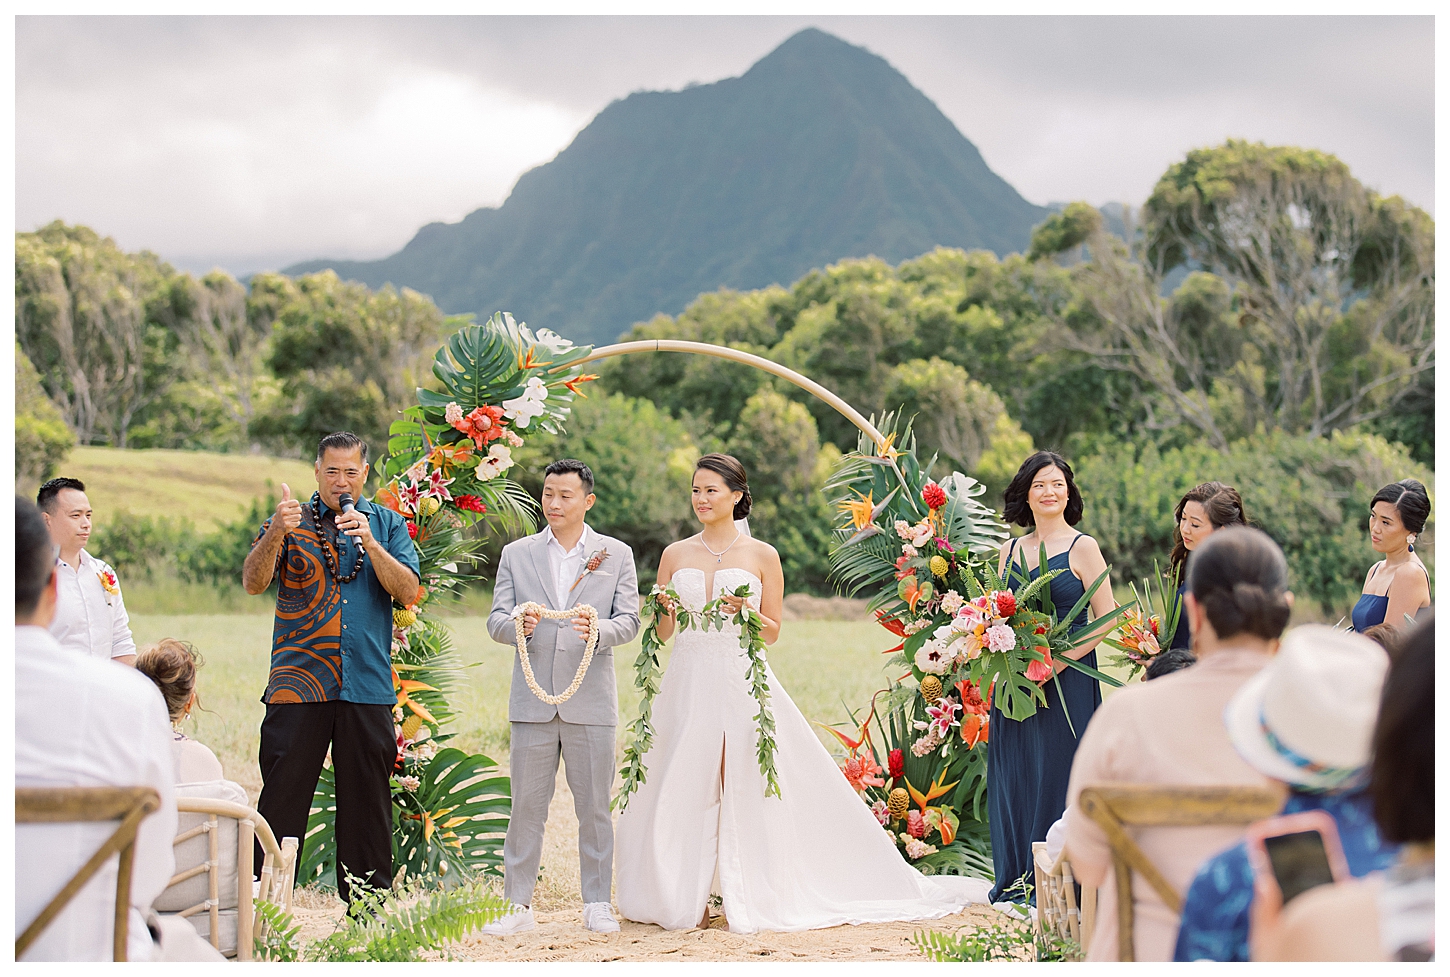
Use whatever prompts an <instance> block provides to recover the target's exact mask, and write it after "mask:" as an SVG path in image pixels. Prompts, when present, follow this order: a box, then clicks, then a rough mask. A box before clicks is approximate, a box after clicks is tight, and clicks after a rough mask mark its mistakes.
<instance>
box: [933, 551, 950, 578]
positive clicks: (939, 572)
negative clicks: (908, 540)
mask: <svg viewBox="0 0 1450 977" xmlns="http://www.w3.org/2000/svg"><path fill="white" fill-rule="evenodd" d="M930 566H931V572H932V576H934V577H940V578H941V579H943V580H945V579H946V578H947V571H948V570H950V569H951V568H952V565H951V564H950V563H948V562H947V558H946V557H944V556H934V557H932V558H931V564H930Z"/></svg>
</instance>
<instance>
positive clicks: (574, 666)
mask: <svg viewBox="0 0 1450 977" xmlns="http://www.w3.org/2000/svg"><path fill="white" fill-rule="evenodd" d="M541 502H542V506H543V510H544V518H546V519H547V520H548V522H549V526H548V528H547V529H545V530H544V531H543V532H541V533H536V534H535V535H533V536H529V537H526V538H524V539H520V540H515V541H514V542H512V543H510V544H508V545H507V546H505V547H504V549H503V554H502V556H501V557H500V558H499V563H498V579H497V580H496V581H495V583H494V590H493V608H492V609H491V611H490V612H489V615H488V633H489V634H490V635H492V636H493V639H494V640H495V641H499V642H502V643H504V644H507V645H509V646H511V647H515V646H516V640H517V639H516V627H517V625H516V623H515V622H516V618H517V617H522V618H523V621H524V633H525V635H526V636H527V637H528V654H529V664H530V667H531V668H532V669H533V672H534V678H535V680H536V682H537V683H538V685H539V687H540V688H541V689H542V690H543V691H544V692H545V693H547V694H548V695H551V696H553V695H559V694H561V693H563V692H564V691H565V690H566V689H567V688H568V687H569V685H570V683H571V682H572V681H573V680H574V674H575V672H576V671H577V670H578V668H579V663H580V662H581V661H583V659H584V642H585V639H586V637H587V636H588V634H589V619H588V618H587V617H585V616H583V615H579V616H577V617H574V618H559V619H555V618H540V617H539V616H537V615H535V614H532V613H529V614H525V613H523V612H522V611H521V610H520V606H521V605H523V604H526V603H528V602H530V601H534V602H536V603H539V604H542V605H544V606H545V607H548V608H550V609H552V610H567V609H569V608H572V607H575V606H577V605H579V604H588V605H590V606H591V607H593V608H594V609H595V610H596V611H598V613H599V642H598V645H597V647H596V648H595V651H594V660H593V662H592V663H591V664H590V666H589V670H588V671H587V672H585V674H584V681H583V683H582V684H581V685H580V686H579V690H578V691H577V692H576V693H575V694H574V696H573V697H572V698H570V699H568V700H567V701H565V702H561V703H559V704H558V705H557V706H551V705H549V704H548V703H547V702H544V701H543V700H541V699H539V698H538V697H537V696H536V695H535V694H534V692H533V691H532V690H531V689H530V688H529V687H528V684H527V682H526V680H525V678H524V671H523V668H522V666H520V664H519V661H518V655H517V653H515V656H514V675H513V685H512V688H511V690H510V693H509V775H510V777H511V778H512V780H513V813H512V815H511V816H510V818H509V827H508V834H507V836H506V837H505V838H504V846H503V861H504V895H505V896H506V897H507V898H508V899H509V900H510V901H511V902H512V903H513V904H514V907H513V910H512V911H511V912H510V913H509V914H508V915H507V916H504V917H503V918H502V919H500V920H498V921H497V922H495V923H490V924H489V925H487V926H484V927H483V932H485V933H491V934H494V935H498V936H504V935H507V934H510V933H518V932H522V931H524V930H529V929H533V928H534V913H533V910H532V909H530V908H529V906H530V903H531V902H532V901H533V895H534V883H535V881H536V880H537V879H538V875H539V858H540V856H541V854H542V852H543V845H544V821H545V820H546V819H547V818H548V816H549V801H550V800H551V799H552V798H553V796H554V780H555V777H556V776H557V775H558V770H559V757H560V756H561V755H562V756H563V758H564V776H565V778H566V779H567V780H568V782H569V790H570V791H572V792H573V794H574V811H575V813H576V814H577V815H578V817H579V877H580V883H581V888H582V889H583V895H584V925H585V926H587V927H588V928H589V929H591V930H595V931H596V932H601V933H612V932H617V931H618V930H619V923H618V922H616V921H615V919H614V913H613V911H612V910H611V909H610V894H611V889H612V882H613V869H614V826H613V823H612V822H611V820H610V817H609V792H610V788H611V787H612V786H613V784H614V767H615V759H614V739H615V734H614V728H615V724H616V723H617V721H618V716H619V698H618V695H617V694H616V692H615V686H614V646H615V645H619V644H624V643H625V642H627V641H630V640H631V639H633V638H634V636H635V634H637V633H638V632H639V587H638V584H637V581H636V579H635V572H634V554H633V553H632V552H631V551H630V549H629V547H628V546H626V545H625V544H624V543H621V542H620V541H619V540H617V539H613V538H611V537H609V536H601V535H600V534H599V533H596V532H595V531H594V530H592V529H590V528H589V527H588V526H587V525H585V524H584V515H585V513H587V512H588V511H589V509H590V507H592V506H593V505H594V473H593V472H591V471H590V470H589V466H588V465H586V464H584V463H583V462H582V461H576V460H574V459H572V458H568V459H564V460H562V461H556V462H554V463H553V464H551V465H549V467H547V468H545V469H544V491H543V498H542V500H541Z"/></svg>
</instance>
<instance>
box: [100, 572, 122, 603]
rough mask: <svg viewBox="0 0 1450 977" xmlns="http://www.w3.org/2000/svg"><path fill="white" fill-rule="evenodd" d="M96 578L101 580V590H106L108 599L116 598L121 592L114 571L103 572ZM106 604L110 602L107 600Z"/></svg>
mask: <svg viewBox="0 0 1450 977" xmlns="http://www.w3.org/2000/svg"><path fill="white" fill-rule="evenodd" d="M96 577H97V578H99V579H100V581H101V588H102V589H103V590H105V592H106V596H107V597H108V598H109V597H115V596H116V595H117V594H119V593H120V592H121V585H120V584H119V583H117V582H116V574H115V572H114V571H112V570H102V571H100V572H99V573H97V574H96ZM106 603H107V604H109V603H110V601H109V600H107V601H106Z"/></svg>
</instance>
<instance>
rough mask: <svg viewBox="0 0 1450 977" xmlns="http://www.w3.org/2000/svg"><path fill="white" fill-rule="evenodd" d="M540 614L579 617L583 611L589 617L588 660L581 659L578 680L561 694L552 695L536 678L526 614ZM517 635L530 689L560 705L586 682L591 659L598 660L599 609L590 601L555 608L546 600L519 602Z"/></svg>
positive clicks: (520, 659) (545, 700) (539, 698)
mask: <svg viewBox="0 0 1450 977" xmlns="http://www.w3.org/2000/svg"><path fill="white" fill-rule="evenodd" d="M531 612H532V613H534V614H537V615H538V616H539V617H541V618H546V619H550V620H556V621H558V620H563V619H565V618H574V617H578V616H579V615H580V614H583V615H584V616H585V617H587V618H589V637H588V639H587V640H586V641H585V642H584V660H583V661H581V662H580V663H579V670H578V671H576V672H575V673H574V681H573V682H570V683H569V687H568V688H567V689H565V690H564V691H563V692H562V693H560V694H559V695H550V694H549V693H547V692H545V691H544V690H543V689H542V688H540V687H539V682H538V680H537V679H535V678H534V667H533V665H531V664H530V663H529V652H528V636H527V635H525V634H524V615H525V614H528V613H531ZM514 638H515V641H516V643H517V644H518V649H519V664H520V665H522V666H523V669H524V682H526V683H527V684H528V686H529V691H530V692H532V693H534V696H535V697H536V698H538V700H539V701H540V702H547V703H548V704H549V705H551V706H557V705H558V704H559V703H561V702H568V701H569V700H570V699H571V698H572V697H573V695H574V693H575V692H578V691H579V686H580V685H582V684H583V683H584V673H585V672H587V671H589V663H590V662H591V661H593V660H594V648H595V646H597V645H598V644H599V612H598V611H596V610H595V609H594V608H593V607H590V606H589V605H588V604H578V605H576V606H574V607H572V608H570V609H569V610H566V611H552V610H550V609H549V608H547V607H545V606H544V605H543V604H540V603H537V602H535V601H529V602H528V603H527V604H521V605H519V612H518V616H517V617H515V618H514Z"/></svg>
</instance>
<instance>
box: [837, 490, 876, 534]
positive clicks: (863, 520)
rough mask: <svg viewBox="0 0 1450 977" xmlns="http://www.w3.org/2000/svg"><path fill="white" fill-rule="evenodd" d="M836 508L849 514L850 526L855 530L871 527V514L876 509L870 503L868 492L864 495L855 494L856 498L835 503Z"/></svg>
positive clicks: (874, 505)
mask: <svg viewBox="0 0 1450 977" xmlns="http://www.w3.org/2000/svg"><path fill="white" fill-rule="evenodd" d="M836 508H838V509H840V510H841V511H842V512H847V513H850V515H851V524H852V525H853V526H855V527H856V528H857V529H865V528H866V527H867V526H869V525H871V513H872V511H873V510H874V509H875V508H876V503H875V502H873V501H872V499H871V493H870V492H867V493H866V494H865V495H862V494H861V493H860V492H857V493H856V498H854V499H842V500H841V501H840V502H837V503H836Z"/></svg>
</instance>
